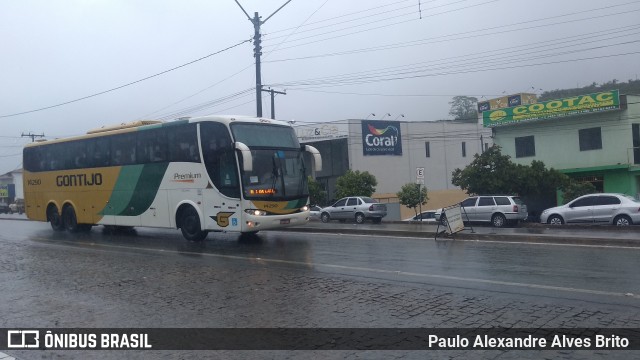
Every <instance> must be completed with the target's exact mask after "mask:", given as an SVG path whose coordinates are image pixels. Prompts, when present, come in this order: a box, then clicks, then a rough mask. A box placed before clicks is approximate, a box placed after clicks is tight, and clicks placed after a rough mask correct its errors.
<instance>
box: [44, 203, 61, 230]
mask: <svg viewBox="0 0 640 360" xmlns="http://www.w3.org/2000/svg"><path fill="white" fill-rule="evenodd" d="M47 221H48V222H49V223H50V224H51V228H52V229H53V230H54V231H63V230H64V223H63V222H62V217H61V216H60V214H59V213H58V208H57V207H56V206H55V205H49V207H48V208H47Z"/></svg>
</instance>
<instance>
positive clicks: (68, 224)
mask: <svg viewBox="0 0 640 360" xmlns="http://www.w3.org/2000/svg"><path fill="white" fill-rule="evenodd" d="M62 222H63V224H64V228H65V229H67V231H69V232H71V233H75V232H78V230H80V227H79V226H78V218H77V217H76V211H75V210H73V206H71V205H67V206H65V207H64V208H63V209H62Z"/></svg>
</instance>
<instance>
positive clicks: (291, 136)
mask: <svg viewBox="0 0 640 360" xmlns="http://www.w3.org/2000/svg"><path fill="white" fill-rule="evenodd" d="M231 132H232V133H233V137H234V138H235V141H239V142H241V143H244V144H245V145H247V146H248V147H250V148H251V147H271V148H291V149H299V148H300V144H299V143H298V138H297V137H296V133H295V131H294V130H293V128H291V127H289V126H281V125H267V124H246V123H242V124H241V123H236V124H231Z"/></svg>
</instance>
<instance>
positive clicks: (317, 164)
mask: <svg viewBox="0 0 640 360" xmlns="http://www.w3.org/2000/svg"><path fill="white" fill-rule="evenodd" d="M304 151H306V152H308V153H310V154H311V156H313V165H314V168H313V169H314V170H315V171H322V156H320V151H318V149H316V148H314V147H313V146H311V145H304Z"/></svg>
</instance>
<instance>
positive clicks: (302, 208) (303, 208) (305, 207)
mask: <svg viewBox="0 0 640 360" xmlns="http://www.w3.org/2000/svg"><path fill="white" fill-rule="evenodd" d="M300 211H309V205H305V206H303V207H301V208H300Z"/></svg>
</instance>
